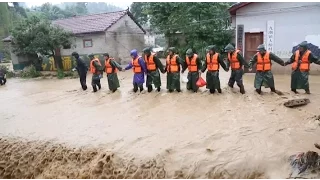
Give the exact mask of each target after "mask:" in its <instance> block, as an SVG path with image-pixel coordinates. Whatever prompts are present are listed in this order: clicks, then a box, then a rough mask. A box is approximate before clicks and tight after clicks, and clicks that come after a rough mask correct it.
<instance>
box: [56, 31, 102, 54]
mask: <svg viewBox="0 0 320 180" xmlns="http://www.w3.org/2000/svg"><path fill="white" fill-rule="evenodd" d="M84 39H92V47H86V48H85V47H84V46H83V40H84ZM106 42H107V38H106V36H105V34H91V35H81V36H77V37H76V38H74V40H73V42H72V45H71V49H61V55H62V56H70V55H71V53H72V52H74V51H76V52H78V53H79V54H90V53H97V54H98V53H105V52H106V51H108V46H106Z"/></svg>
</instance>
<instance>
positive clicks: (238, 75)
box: [235, 72, 245, 94]
mask: <svg viewBox="0 0 320 180" xmlns="http://www.w3.org/2000/svg"><path fill="white" fill-rule="evenodd" d="M242 74H243V73H242V72H241V73H236V75H235V80H236V82H237V85H238V87H239V88H240V93H241V94H245V90H244V85H243V81H242Z"/></svg>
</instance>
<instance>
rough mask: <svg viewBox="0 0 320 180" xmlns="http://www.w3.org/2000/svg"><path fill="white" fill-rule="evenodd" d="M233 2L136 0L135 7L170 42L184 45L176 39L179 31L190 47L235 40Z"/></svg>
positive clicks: (134, 11) (220, 44)
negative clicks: (231, 13)
mask: <svg viewBox="0 0 320 180" xmlns="http://www.w3.org/2000/svg"><path fill="white" fill-rule="evenodd" d="M231 4H232V3H223V2H212V3H207V2H190V3H185V2H135V3H133V4H132V5H131V11H132V13H133V14H134V16H135V17H136V18H137V20H138V21H139V22H140V23H141V24H145V23H146V22H148V21H149V22H150V24H151V28H152V29H153V30H154V31H155V32H157V33H160V34H164V35H165V36H166V37H167V39H168V40H169V46H177V47H181V46H182V44H181V41H180V40H178V39H175V38H176V37H177V36H178V35H177V32H179V35H180V36H183V37H184V38H185V41H186V44H187V47H182V48H183V51H185V50H186V49H187V48H193V49H196V50H200V49H202V50H203V48H204V47H206V46H207V45H210V44H215V45H217V46H218V47H219V48H222V47H223V46H224V45H226V44H228V43H229V42H230V41H231V38H232V35H233V31H232V29H230V27H229V21H230V17H229V13H228V11H227V10H228V8H229V7H230V5H231Z"/></svg>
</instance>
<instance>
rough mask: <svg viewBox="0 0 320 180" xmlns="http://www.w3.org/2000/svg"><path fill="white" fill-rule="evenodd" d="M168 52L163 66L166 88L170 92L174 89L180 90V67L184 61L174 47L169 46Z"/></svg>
mask: <svg viewBox="0 0 320 180" xmlns="http://www.w3.org/2000/svg"><path fill="white" fill-rule="evenodd" d="M168 53H169V54H168V56H167V59H166V67H165V71H166V72H167V89H168V90H169V92H170V93H171V92H173V91H174V90H177V91H178V92H181V86H180V69H181V66H182V65H183V64H184V62H183V60H182V59H181V58H180V57H179V56H178V55H177V54H176V49H175V47H170V48H169V49H168Z"/></svg>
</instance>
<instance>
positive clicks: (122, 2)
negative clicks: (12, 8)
mask: <svg viewBox="0 0 320 180" xmlns="http://www.w3.org/2000/svg"><path fill="white" fill-rule="evenodd" d="M46 2H49V3H52V4H59V3H61V2H63V1H53V0H52V1H46ZM46 2H45V1H43V2H40V1H39V2H36V1H33V2H26V5H27V6H28V7H32V6H41V5H42V4H44V3H46ZM104 2H105V3H108V4H113V5H115V6H118V7H120V8H124V9H126V8H127V7H128V6H130V5H131V3H132V1H128V0H118V1H117V0H111V1H110V0H108V1H104Z"/></svg>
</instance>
